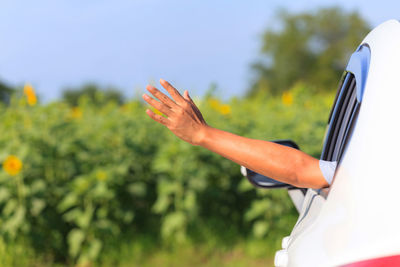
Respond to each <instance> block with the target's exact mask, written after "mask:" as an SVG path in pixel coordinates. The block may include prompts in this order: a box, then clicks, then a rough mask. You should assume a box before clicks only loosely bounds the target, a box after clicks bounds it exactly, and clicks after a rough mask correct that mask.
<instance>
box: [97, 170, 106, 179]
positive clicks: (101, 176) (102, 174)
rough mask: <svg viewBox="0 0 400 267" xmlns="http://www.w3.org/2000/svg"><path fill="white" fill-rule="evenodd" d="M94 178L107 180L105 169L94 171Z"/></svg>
mask: <svg viewBox="0 0 400 267" xmlns="http://www.w3.org/2000/svg"><path fill="white" fill-rule="evenodd" d="M96 179H97V180H98V181H105V180H107V173H106V172H105V171H97V172H96Z"/></svg>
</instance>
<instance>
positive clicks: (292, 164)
mask: <svg viewBox="0 0 400 267" xmlns="http://www.w3.org/2000/svg"><path fill="white" fill-rule="evenodd" d="M198 145H200V146H202V147H204V148H207V149H209V150H210V151H213V152H215V153H218V154H219V155H221V156H223V157H225V158H227V159H230V160H232V161H234V162H236V163H238V164H240V165H242V166H245V167H246V168H248V169H251V170H253V171H255V172H257V173H260V174H262V175H265V176H268V177H271V178H273V179H276V180H278V181H281V182H285V183H288V184H292V185H295V186H298V187H305V188H321V187H325V186H328V184H327V182H326V181H325V179H324V178H323V176H322V173H321V171H320V169H319V162H318V160H317V159H315V158H313V157H311V156H309V155H307V154H305V153H304V152H301V151H300V150H297V149H294V148H290V147H286V146H283V145H279V144H276V143H273V142H268V141H262V140H256V139H250V138H246V137H241V136H238V135H235V134H232V133H229V132H225V131H222V130H218V129H215V128H212V127H209V126H206V127H205V128H204V129H203V131H202V134H201V138H200V139H199V143H198Z"/></svg>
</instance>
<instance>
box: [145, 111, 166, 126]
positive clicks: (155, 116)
mask: <svg viewBox="0 0 400 267" xmlns="http://www.w3.org/2000/svg"><path fill="white" fill-rule="evenodd" d="M146 113H147V115H149V116H150V118H152V119H153V120H155V121H156V122H159V123H161V124H162V125H164V126H168V123H169V121H168V119H167V118H164V117H163V116H161V115H158V114H155V113H154V112H153V111H151V110H150V109H146Z"/></svg>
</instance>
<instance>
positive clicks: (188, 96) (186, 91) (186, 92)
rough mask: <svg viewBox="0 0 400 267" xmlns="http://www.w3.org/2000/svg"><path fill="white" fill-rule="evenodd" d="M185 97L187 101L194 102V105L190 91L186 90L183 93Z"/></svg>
mask: <svg viewBox="0 0 400 267" xmlns="http://www.w3.org/2000/svg"><path fill="white" fill-rule="evenodd" d="M183 97H184V98H185V99H186V100H187V101H190V102H192V104H194V102H193V100H192V98H191V97H190V95H189V92H188V90H185V92H183Z"/></svg>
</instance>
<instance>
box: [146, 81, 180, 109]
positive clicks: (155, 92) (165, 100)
mask: <svg viewBox="0 0 400 267" xmlns="http://www.w3.org/2000/svg"><path fill="white" fill-rule="evenodd" d="M146 89H147V91H149V92H150V93H151V94H152V95H154V96H155V97H157V98H158V99H159V100H160V101H161V102H163V103H164V104H165V105H167V106H168V107H170V108H172V107H176V103H175V102H174V101H172V100H171V98H169V97H168V96H166V95H165V94H163V93H162V92H161V91H160V90H158V89H157V88H155V87H154V86H151V85H147V87H146Z"/></svg>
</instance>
